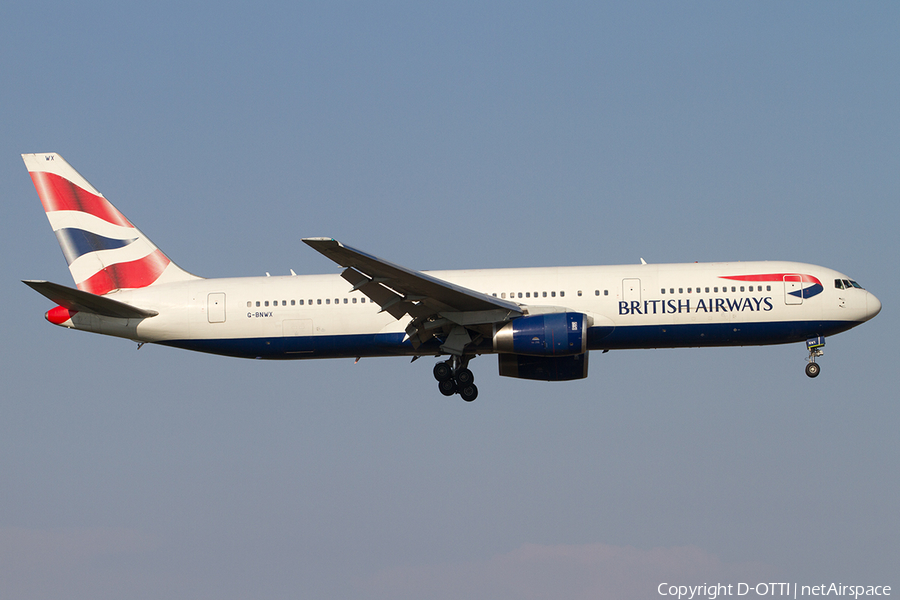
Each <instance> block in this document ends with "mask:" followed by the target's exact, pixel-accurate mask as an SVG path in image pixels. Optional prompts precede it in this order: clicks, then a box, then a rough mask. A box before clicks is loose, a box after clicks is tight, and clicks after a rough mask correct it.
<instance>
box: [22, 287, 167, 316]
mask: <svg viewBox="0 0 900 600" xmlns="http://www.w3.org/2000/svg"><path fill="white" fill-rule="evenodd" d="M22 283H24V284H25V285H27V286H28V287H30V288H31V289H33V290H34V291H36V292H37V293H39V294H41V295H43V296H46V297H47V298H49V299H50V300H52V301H54V302H56V303H57V304H59V305H60V306H62V307H63V308H68V309H69V310H73V311H79V312H87V313H94V314H97V315H103V316H104V317H118V318H120V319H146V318H148V317H155V316H156V315H158V314H159V313H158V312H156V311H155V310H144V309H143V308H138V307H136V306H132V305H130V304H125V303H124V302H119V301H118V300H113V299H112V298H107V297H105V296H98V295H96V294H91V293H90V292H83V291H81V290H76V289H73V288H69V287H66V286H64V285H59V284H58V283H51V282H49V281H23V282H22Z"/></svg>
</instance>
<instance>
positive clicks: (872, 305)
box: [864, 292, 881, 321]
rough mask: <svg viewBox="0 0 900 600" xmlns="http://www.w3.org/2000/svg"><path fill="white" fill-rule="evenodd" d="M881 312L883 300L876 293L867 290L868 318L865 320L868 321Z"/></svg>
mask: <svg viewBox="0 0 900 600" xmlns="http://www.w3.org/2000/svg"><path fill="white" fill-rule="evenodd" d="M880 312H881V300H879V299H878V298H876V297H875V294H873V293H871V292H866V318H865V319H864V320H865V321H868V320H869V319H871V318H872V317H874V316H875V315H877V314H878V313H880Z"/></svg>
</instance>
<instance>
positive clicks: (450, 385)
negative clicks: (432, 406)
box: [438, 379, 456, 396]
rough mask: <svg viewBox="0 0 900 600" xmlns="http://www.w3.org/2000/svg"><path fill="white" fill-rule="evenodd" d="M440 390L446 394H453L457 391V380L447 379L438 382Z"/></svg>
mask: <svg viewBox="0 0 900 600" xmlns="http://www.w3.org/2000/svg"><path fill="white" fill-rule="evenodd" d="M438 390H440V392H441V393H442V394H443V395H445V396H452V395H453V394H455V393H456V382H455V381H453V380H452V379H445V380H444V381H441V382H438Z"/></svg>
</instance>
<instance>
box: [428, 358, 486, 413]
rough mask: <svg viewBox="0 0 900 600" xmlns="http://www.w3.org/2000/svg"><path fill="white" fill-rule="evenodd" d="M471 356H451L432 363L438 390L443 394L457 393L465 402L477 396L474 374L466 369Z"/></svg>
mask: <svg viewBox="0 0 900 600" xmlns="http://www.w3.org/2000/svg"><path fill="white" fill-rule="evenodd" d="M470 358H471V357H468V356H466V357H459V356H453V357H451V358H449V359H448V360H445V361H443V362H439V363H437V364H436V365H434V378H435V379H436V380H437V382H438V390H440V392H441V393H442V394H443V395H445V396H452V395H453V394H459V395H460V396H461V397H462V399H463V400H465V401H466V402H471V401H472V400H474V399H475V398H477V397H478V388H477V387H475V383H474V381H475V376H474V375H473V374H472V371H470V370H469V369H468V364H469V359H470Z"/></svg>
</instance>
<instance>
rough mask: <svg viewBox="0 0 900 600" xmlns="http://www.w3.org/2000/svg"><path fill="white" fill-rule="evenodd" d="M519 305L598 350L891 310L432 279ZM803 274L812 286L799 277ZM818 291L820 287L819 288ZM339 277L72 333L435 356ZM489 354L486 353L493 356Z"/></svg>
mask: <svg viewBox="0 0 900 600" xmlns="http://www.w3.org/2000/svg"><path fill="white" fill-rule="evenodd" d="M426 274H428V275H431V276H433V277H436V278H439V279H441V280H444V281H447V282H450V283H453V284H456V285H459V286H463V287H466V288H469V289H472V290H476V291H479V292H483V293H485V294H488V295H491V296H496V297H498V298H504V299H508V300H510V301H512V302H515V303H517V304H519V305H521V306H522V307H523V308H524V309H525V313H526V314H531V313H539V312H549V311H550V310H552V309H548V308H546V307H555V308H556V309H565V310H569V311H574V312H580V313H584V314H586V315H588V317H589V318H590V319H591V322H592V327H591V328H590V330H589V338H588V349H591V350H607V349H620V348H662V347H684V346H726V345H759V344H778V343H788V342H796V341H803V340H806V339H808V338H811V337H815V336H818V335H833V334H835V333H839V332H841V331H845V330H847V329H850V328H851V327H854V326H855V325H858V324H859V323H862V322H864V321H866V320H868V319H870V318H871V317H873V316H874V315H875V314H877V313H878V311H879V310H880V308H881V303H880V302H879V301H878V299H877V298H875V296H874V295H872V294H870V293H869V292H867V291H865V290H864V289H861V288H859V287H851V286H849V285H848V286H846V287H845V286H844V285H842V284H840V283H837V284H836V281H837V282H846V281H849V278H848V277H847V276H845V275H843V274H841V273H839V272H837V271H834V270H832V269H828V268H824V267H818V266H815V265H809V264H803V263H793V262H782V261H772V262H732V263H686V264H662V265H655V264H654V265H650V264H642V265H617V266H593V267H548V268H522V269H483V270H461V271H432V272H426ZM797 274H802V277H801V276H798V275H797ZM816 282H818V283H816ZM350 289H351V286H350V285H349V284H348V283H347V282H346V281H345V280H344V279H342V278H341V277H340V276H339V275H306V276H285V277H241V278H224V279H196V280H193V281H184V282H177V283H169V284H161V285H155V286H151V287H147V288H142V289H134V290H125V291H118V292H113V293H111V294H109V297H110V298H114V299H116V300H119V301H121V302H124V303H127V304H132V305H134V306H138V307H141V308H143V309H150V310H154V311H156V312H158V313H159V314H158V315H157V316H155V317H151V318H145V319H117V318H110V317H100V316H97V315H91V314H82V313H76V314H75V315H74V316H73V317H72V319H71V320H69V321H67V322H65V323H62V325H64V326H67V327H74V328H77V329H84V330H89V331H95V332H98V333H104V334H109V335H117V336H120V337H126V338H129V339H133V340H136V341H140V342H155V343H162V344H167V345H172V346H178V347H183V348H188V349H192V350H200V351H204V352H211V353H215V354H224V355H231V356H242V357H248V358H253V357H259V358H274V359H292V358H328V357H344V356H390V355H403V354H405V355H415V354H421V355H432V354H437V353H438V352H436V351H435V348H432V347H430V346H422V347H420V348H418V349H414V348H413V346H412V345H411V344H410V343H409V340H408V339H407V338H406V336H405V333H404V328H405V326H406V323H407V320H408V319H401V320H396V319H394V318H393V317H392V316H391V315H390V314H388V313H386V312H382V311H381V309H380V307H379V306H378V305H377V304H375V303H373V302H372V301H371V300H369V299H368V298H366V297H365V296H364V295H363V294H362V293H361V292H359V291H350ZM490 352H492V348H491V346H490V343H487V344H484V345H482V346H480V347H479V348H478V353H490Z"/></svg>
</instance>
